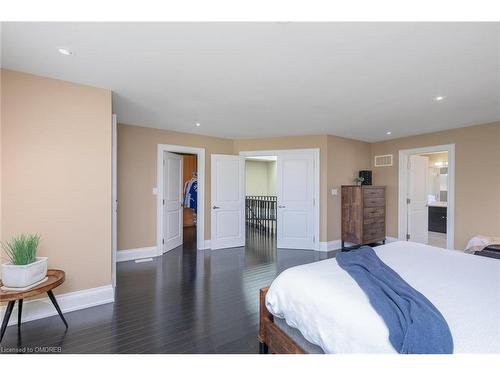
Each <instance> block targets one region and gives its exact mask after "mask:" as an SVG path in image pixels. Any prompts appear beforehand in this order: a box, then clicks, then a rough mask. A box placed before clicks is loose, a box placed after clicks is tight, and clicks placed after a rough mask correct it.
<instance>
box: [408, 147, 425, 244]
mask: <svg viewBox="0 0 500 375" xmlns="http://www.w3.org/2000/svg"><path fill="white" fill-rule="evenodd" d="M408 164H409V165H408V167H409V170H408V200H407V204H408V210H407V212H408V226H407V228H408V234H407V239H408V240H409V241H413V242H420V243H424V244H426V243H427V242H428V240H429V215H428V212H427V210H428V207H427V183H428V175H429V158H427V157H425V156H419V155H410V157H409V163H408Z"/></svg>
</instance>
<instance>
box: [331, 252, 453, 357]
mask: <svg viewBox="0 0 500 375" xmlns="http://www.w3.org/2000/svg"><path fill="white" fill-rule="evenodd" d="M336 259H337V263H338V264H339V266H340V267H342V268H343V269H344V270H345V271H347V273H349V275H351V277H352V278H353V279H354V280H355V281H356V283H357V284H358V285H359V286H360V287H361V289H363V291H364V292H365V294H366V295H367V296H368V299H369V300H370V303H371V305H372V306H373V308H374V309H375V311H376V312H377V313H378V314H379V315H380V316H381V317H382V319H384V322H385V324H386V325H387V328H388V329H389V341H390V342H391V344H392V346H393V347H394V349H396V350H397V351H398V352H399V353H405V354H431V353H440V354H446V353H453V338H452V336H451V332H450V328H449V327H448V324H447V323H446V320H445V319H444V318H443V316H442V315H441V313H440V312H439V310H438V309H436V307H435V306H434V305H433V304H432V303H431V302H430V301H429V300H428V299H427V298H425V296H424V295H423V294H422V293H420V292H418V291H416V290H415V289H413V288H412V287H411V286H410V285H409V284H408V283H407V282H406V281H404V280H403V278H401V276H399V275H398V274H397V273H396V272H395V271H394V270H393V269H392V268H390V267H389V266H388V265H387V264H385V263H384V262H382V261H381V260H380V258H379V257H378V256H377V254H375V251H373V249H372V248H371V247H368V246H363V247H361V248H359V249H357V250H351V251H349V252H345V253H339V254H337V256H336ZM436 287H439V286H436Z"/></svg>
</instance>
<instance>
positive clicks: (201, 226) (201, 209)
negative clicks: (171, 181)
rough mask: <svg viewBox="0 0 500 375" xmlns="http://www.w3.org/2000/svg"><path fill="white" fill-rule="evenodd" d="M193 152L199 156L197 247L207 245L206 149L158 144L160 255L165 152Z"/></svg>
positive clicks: (203, 247)
mask: <svg viewBox="0 0 500 375" xmlns="http://www.w3.org/2000/svg"><path fill="white" fill-rule="evenodd" d="M165 151H166V152H177V153H182V154H192V155H196V156H197V157H198V160H197V174H198V197H197V198H198V203H197V209H196V248H197V249H198V250H204V249H205V248H206V247H205V149H204V148H199V147H187V146H179V145H171V144H158V149H157V158H156V249H157V254H158V256H161V255H163V246H162V240H163V238H164V233H163V192H164V186H163V152H165Z"/></svg>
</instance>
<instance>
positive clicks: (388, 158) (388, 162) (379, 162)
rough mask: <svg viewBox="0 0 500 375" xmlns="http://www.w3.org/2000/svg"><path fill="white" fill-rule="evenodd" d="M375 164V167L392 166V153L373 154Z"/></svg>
mask: <svg viewBox="0 0 500 375" xmlns="http://www.w3.org/2000/svg"><path fill="white" fill-rule="evenodd" d="M375 166H376V167H392V154H389V155H376V156H375Z"/></svg>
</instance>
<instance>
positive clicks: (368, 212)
mask: <svg viewBox="0 0 500 375" xmlns="http://www.w3.org/2000/svg"><path fill="white" fill-rule="evenodd" d="M374 217H384V218H385V207H367V208H365V209H364V211H363V218H364V219H371V218H374Z"/></svg>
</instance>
